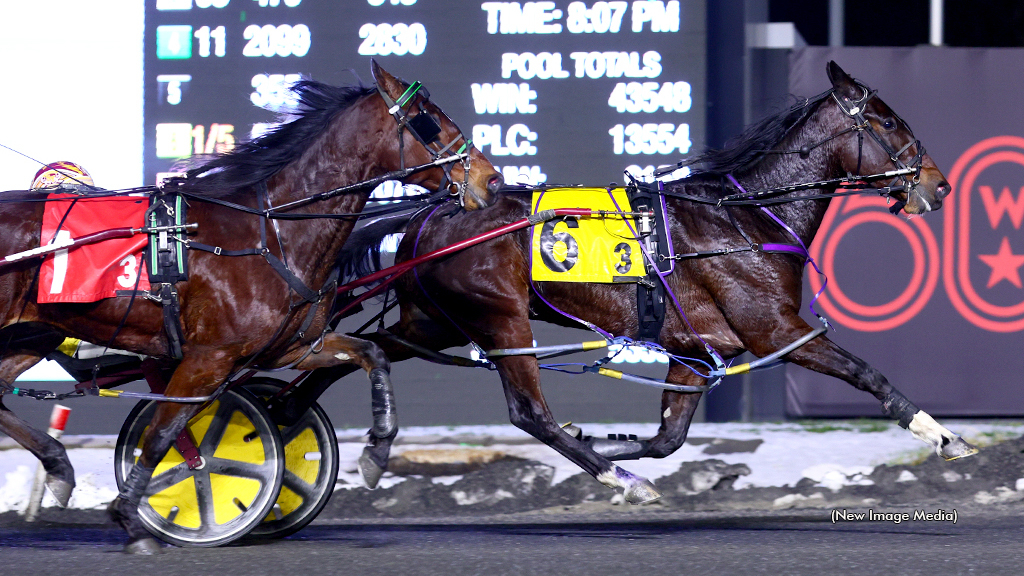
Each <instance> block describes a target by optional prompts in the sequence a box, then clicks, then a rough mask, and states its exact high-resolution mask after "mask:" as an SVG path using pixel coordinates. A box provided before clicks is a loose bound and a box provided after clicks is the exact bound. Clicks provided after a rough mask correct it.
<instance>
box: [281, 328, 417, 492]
mask: <svg viewBox="0 0 1024 576" xmlns="http://www.w3.org/2000/svg"><path fill="white" fill-rule="evenodd" d="M341 364H356V365H358V366H361V367H362V368H363V369H364V370H366V373H367V376H368V377H369V379H370V405H371V409H372V412H373V426H371V427H370V431H369V440H368V441H367V444H366V446H365V447H363V452H362V454H361V455H360V457H359V462H358V465H359V473H360V474H361V475H362V477H363V481H364V482H366V485H367V487H369V488H371V489H373V488H376V487H377V483H378V482H379V481H380V477H381V476H382V475H383V474H384V471H385V470H387V466H388V456H389V455H390V454H391V445H392V443H393V442H394V440H395V437H396V436H397V435H398V414H397V411H396V408H395V391H394V387H393V386H392V384H391V363H390V361H389V360H388V357H387V356H386V355H385V354H384V351H383V350H381V348H380V346H378V345H377V344H375V343H373V342H370V341H368V340H361V339H359V338H353V337H351V336H344V335H341V334H337V333H333V332H332V333H329V334H327V335H326V336H324V340H323V346H322V348H321V349H320V351H319V352H317V353H315V354H312V355H310V356H308V357H307V358H306V359H304V360H303V361H301V362H300V363H299V364H297V365H296V366H295V368H296V369H298V370H314V369H320V368H331V367H333V366H337V365H341Z"/></svg>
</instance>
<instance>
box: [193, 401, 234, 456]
mask: <svg viewBox="0 0 1024 576" xmlns="http://www.w3.org/2000/svg"><path fill="white" fill-rule="evenodd" d="M237 408H238V407H237V406H236V405H235V403H234V402H232V398H231V396H230V395H228V394H221V396H220V403H219V404H218V405H217V411H216V412H214V414H213V418H212V419H211V422H210V427H209V428H207V430H206V435H205V436H203V440H202V442H200V443H199V453H200V454H206V453H210V454H213V452H214V451H215V450H216V449H217V445H218V444H220V440H221V437H223V436H224V431H225V430H227V428H228V424H229V423H230V422H231V415H232V414H234V412H235V410H236V409H237Z"/></svg>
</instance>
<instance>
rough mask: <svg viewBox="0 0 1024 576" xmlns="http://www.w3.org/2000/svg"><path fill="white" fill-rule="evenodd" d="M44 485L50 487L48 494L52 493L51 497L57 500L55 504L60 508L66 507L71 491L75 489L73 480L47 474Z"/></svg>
mask: <svg viewBox="0 0 1024 576" xmlns="http://www.w3.org/2000/svg"><path fill="white" fill-rule="evenodd" d="M46 487H47V488H49V489H50V494H53V497H54V498H55V499H56V500H57V506H60V507H61V508H67V507H68V502H69V501H70V500H71V491H72V490H74V489H75V484H74V482H68V481H67V480H64V479H62V478H58V477H56V476H51V475H49V474H47V475H46Z"/></svg>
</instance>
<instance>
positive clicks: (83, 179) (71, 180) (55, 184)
mask: <svg viewBox="0 0 1024 576" xmlns="http://www.w3.org/2000/svg"><path fill="white" fill-rule="evenodd" d="M94 187H95V184H94V183H93V181H92V176H90V175H89V172H88V171H86V169H85V168H82V167H81V166H79V165H78V164H75V163H74V162H67V161H60V162H52V163H50V164H47V165H46V166H43V167H42V168H40V169H39V171H38V172H36V175H35V178H33V179H32V187H31V188H30V190H38V189H40V188H94Z"/></svg>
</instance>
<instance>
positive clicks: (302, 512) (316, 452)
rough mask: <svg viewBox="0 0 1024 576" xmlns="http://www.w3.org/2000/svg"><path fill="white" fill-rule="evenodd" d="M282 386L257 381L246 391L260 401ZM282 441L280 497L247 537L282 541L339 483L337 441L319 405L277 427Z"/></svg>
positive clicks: (308, 519)
mask: <svg viewBox="0 0 1024 576" xmlns="http://www.w3.org/2000/svg"><path fill="white" fill-rule="evenodd" d="M284 384H285V383H284V382H282V381H280V380H276V379H274V378H261V377H256V378H252V379H250V380H249V382H248V383H246V384H245V389H246V390H248V391H250V392H252V393H253V394H255V395H256V396H259V397H264V398H265V397H269V396H272V395H273V394H275V393H276V392H277V391H278V390H279V389H280V388H281V387H282V386H284ZM279 428H280V430H281V438H282V439H283V441H284V458H285V465H284V466H285V471H284V482H283V484H282V485H281V494H280V496H278V497H277V503H276V504H274V508H273V509H272V510H271V512H270V514H268V515H267V517H266V519H264V521H263V522H262V523H260V524H258V525H256V527H255V528H253V529H252V531H251V532H249V536H250V537H256V538H283V537H285V536H288V535H289V534H293V533H295V532H297V531H298V530H300V529H301V528H302V527H303V526H305V525H306V524H309V523H310V522H311V521H312V520H313V518H316V515H317V514H319V513H320V511H321V510H323V508H324V506H326V505H327V501H328V500H329V499H330V497H331V494H333V493H334V485H335V483H336V481H337V479H338V437H337V435H336V434H335V432H334V425H333V424H331V421H330V420H329V419H328V418H327V414H326V413H325V412H324V410H323V408H321V407H320V405H319V404H316V403H313V406H312V407H310V408H309V409H308V410H306V412H305V414H303V415H302V417H301V418H300V419H299V420H298V422H296V423H295V424H293V425H291V426H287V427H285V426H279Z"/></svg>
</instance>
